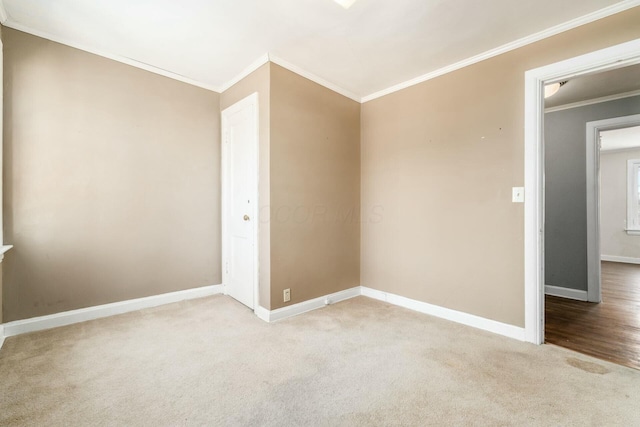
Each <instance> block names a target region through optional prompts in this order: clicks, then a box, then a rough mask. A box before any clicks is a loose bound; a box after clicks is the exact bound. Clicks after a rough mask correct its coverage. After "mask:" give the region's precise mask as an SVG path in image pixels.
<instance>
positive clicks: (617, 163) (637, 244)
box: [600, 149, 640, 258]
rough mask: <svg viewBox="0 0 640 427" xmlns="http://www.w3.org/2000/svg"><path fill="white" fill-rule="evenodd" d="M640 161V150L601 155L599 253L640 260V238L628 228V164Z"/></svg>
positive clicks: (603, 153)
mask: <svg viewBox="0 0 640 427" xmlns="http://www.w3.org/2000/svg"><path fill="white" fill-rule="evenodd" d="M632 159H640V149H636V150H629V151H619V152H606V151H603V152H601V154H600V206H601V209H600V253H601V254H602V255H603V256H604V255H608V256H617V257H628V258H640V236H629V235H628V234H627V232H626V231H625V229H626V227H627V161H628V160H632Z"/></svg>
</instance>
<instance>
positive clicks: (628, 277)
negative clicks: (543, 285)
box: [545, 262, 640, 369]
mask: <svg viewBox="0 0 640 427" xmlns="http://www.w3.org/2000/svg"><path fill="white" fill-rule="evenodd" d="M545 341H546V342H547V343H550V344H555V345H559V346H562V347H566V348H569V349H571V350H575V351H578V352H580V353H584V354H588V355H590V356H593V357H597V358H599V359H604V360H608V361H610V362H613V363H617V364H620V365H624V366H629V367H631V368H635V369H640V265H634V264H622V263H616V262H602V303H600V304H595V303H590V302H582V301H574V300H570V299H566V298H558V297H552V296H548V295H547V296H546V298H545Z"/></svg>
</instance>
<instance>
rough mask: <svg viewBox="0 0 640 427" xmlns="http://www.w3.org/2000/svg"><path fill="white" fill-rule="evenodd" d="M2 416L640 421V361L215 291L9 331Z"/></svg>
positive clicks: (384, 308) (142, 422) (41, 420)
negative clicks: (273, 307)
mask: <svg viewBox="0 0 640 427" xmlns="http://www.w3.org/2000/svg"><path fill="white" fill-rule="evenodd" d="M0 425H2V426H14V425H28V426H39V425H42V426H44V425H46V426H52V425H55V426H60V425H64V426H84V425H86V426H103V425H113V426H154V427H158V426H182V425H271V426H286V425H299V426H302V425H304V426H310V425H313V426H316V425H330V426H334V425H403V426H404V425H420V426H427V425H500V426H504V425H527V426H534V425H549V426H560V425H571V426H576V425H580V426H587V425H593V426H603V425H607V426H612V425H619V426H634V425H640V371H635V370H633V369H629V368H625V367H622V366H617V365H613V364H609V363H607V362H603V361H599V360H596V359H592V358H590V357H587V356H583V355H580V354H577V353H573V352H571V351H569V350H565V349H562V348H559V347H554V346H548V345H547V346H539V347H538V346H533V345H530V344H524V343H520V342H517V341H514V340H511V339H508V338H503V337H500V336H497V335H493V334H490V333H485V332H482V331H478V330H475V329H472V328H468V327H465V326H461V325H457V324H454V323H450V322H447V321H444V320H440V319H436V318H433V317H429V316H426V315H423V314H419V313H414V312H412V311H409V310H405V309H402V308H399V307H395V306H391V305H388V304H385V303H382V302H378V301H374V300H370V299H368V298H365V297H358V298H354V299H352V300H348V301H345V302H341V303H338V304H336V305H332V306H329V307H326V308H324V309H320V310H316V311H313V312H310V313H306V314H303V315H300V316H298V317H294V318H291V319H288V320H284V321H281V322H278V323H273V324H267V323H264V322H263V321H261V320H259V319H258V318H256V317H255V316H254V315H253V313H251V312H250V311H249V310H248V309H246V308H245V307H244V306H242V305H240V304H239V303H237V302H235V301H233V300H231V299H230V298H228V297H224V296H215V297H210V298H203V299H200V300H193V301H188V302H182V303H177V304H171V305H166V306H162V307H157V308H153V309H147V310H142V311H139V312H135V313H129V314H124V315H120V316H116V317H111V318H106V319H99V320H94V321H91V322H86V323H82V324H77V325H72V326H67V327H63V328H58V329H54V330H49V331H43V332H37V333H33V334H28V335H22V336H17V337H11V338H8V339H7V340H6V341H5V344H4V347H3V348H2V350H0Z"/></svg>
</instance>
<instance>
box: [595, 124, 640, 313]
mask: <svg viewBox="0 0 640 427" xmlns="http://www.w3.org/2000/svg"><path fill="white" fill-rule="evenodd" d="M632 126H640V114H635V115H631V116H622V117H614V118H611V119H604V120H596V121H593V122H587V260H588V264H587V266H588V275H587V301H591V302H602V288H601V271H600V257H601V251H600V132H602V131H607V130H614V129H622V128H628V127H632Z"/></svg>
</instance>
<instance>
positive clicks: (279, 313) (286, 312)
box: [256, 286, 361, 322]
mask: <svg viewBox="0 0 640 427" xmlns="http://www.w3.org/2000/svg"><path fill="white" fill-rule="evenodd" d="M360 295H361V291H360V286H356V287H355V288H350V289H346V290H344V291H340V292H336V293H333V294H328V295H325V296H321V297H318V298H313V299H310V300H307V301H303V302H300V303H297V304H292V305H290V306H287V307H282V308H278V309H276V310H271V311H269V310H267V309H265V308H263V307H259V308H260V310H256V315H257V316H258V317H259V318H260V319H262V320H264V321H266V322H276V321H278V320H283V319H287V318H289V317H293V316H297V315H299V314H302V313H306V312H308V311H312V310H316V309H318V308H322V307H324V306H327V305H330V304H334V303H336V302H339V301H344V300H347V299H349V298H354V297H357V296H360Z"/></svg>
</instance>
